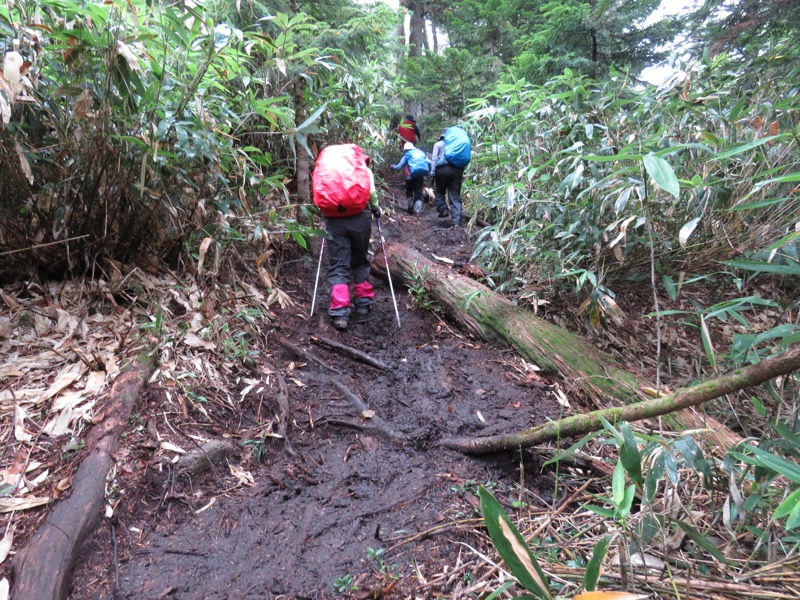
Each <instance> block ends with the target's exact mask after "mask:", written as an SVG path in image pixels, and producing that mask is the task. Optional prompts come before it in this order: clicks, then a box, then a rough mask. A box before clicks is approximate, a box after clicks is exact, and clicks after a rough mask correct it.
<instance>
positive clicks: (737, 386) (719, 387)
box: [441, 345, 800, 454]
mask: <svg viewBox="0 0 800 600" xmlns="http://www.w3.org/2000/svg"><path fill="white" fill-rule="evenodd" d="M798 369H800V345H796V346H794V347H793V348H791V349H790V350H788V351H787V352H785V353H783V354H781V355H779V356H775V357H772V358H767V359H764V360H762V361H761V362H760V363H758V364H755V365H750V366H747V367H745V368H743V369H738V370H736V371H733V372H732V373H728V374H726V375H722V376H720V377H717V378H715V379H711V380H709V381H704V382H703V383H698V384H697V385H694V386H692V387H689V388H684V389H682V390H678V391H676V392H674V393H672V394H668V395H666V396H662V397H660V398H653V399H651V400H646V401H644V402H637V403H634V404H628V405H626V406H614V407H611V408H606V409H603V410H596V411H593V412H590V413H586V414H582V415H572V416H571V417H566V418H564V419H559V420H558V421H550V422H549V423H545V424H544V425H539V426H537V427H532V428H530V429H527V430H525V431H521V432H517V433H511V434H507V435H494V436H487V437H478V438H449V439H445V440H443V441H442V442H441V445H442V446H445V447H446V448H450V449H452V450H458V451H460V452H465V453H467V454H488V453H491V452H500V451H504V450H514V449H516V448H519V447H523V448H525V447H528V446H532V445H534V444H541V443H542V442H547V441H552V440H556V439H560V438H565V437H571V436H579V435H585V434H587V433H591V432H593V431H599V430H600V429H602V428H603V419H605V420H606V421H609V422H611V423H615V422H617V421H629V422H631V421H641V420H642V419H650V418H652V417H658V416H661V415H665V414H668V413H671V412H674V411H676V410H679V409H683V408H688V407H690V406H696V405H698V404H702V403H703V402H707V401H709V400H713V399H714V398H719V397H720V396H723V395H725V394H730V393H732V392H736V391H738V390H742V389H744V388H748V387H753V386H756V385H760V384H762V383H764V382H765V381H769V380H770V379H773V378H775V377H778V376H780V375H788V374H789V373H791V372H792V371H796V370H798Z"/></svg>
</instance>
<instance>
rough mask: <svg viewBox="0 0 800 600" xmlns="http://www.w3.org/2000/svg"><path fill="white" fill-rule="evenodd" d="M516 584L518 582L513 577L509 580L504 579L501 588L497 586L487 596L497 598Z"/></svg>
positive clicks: (489, 598)
mask: <svg viewBox="0 0 800 600" xmlns="http://www.w3.org/2000/svg"><path fill="white" fill-rule="evenodd" d="M516 584H517V582H516V581H514V580H513V579H509V580H508V581H504V582H503V584H502V585H501V586H500V587H499V588H497V589H496V590H495V591H493V592H492V593H491V594H489V595H488V596H486V600H495V599H496V598H499V597H500V596H502V595H503V593H504V592H505V591H506V590H507V589H508V588H510V587H511V586H512V585H516Z"/></svg>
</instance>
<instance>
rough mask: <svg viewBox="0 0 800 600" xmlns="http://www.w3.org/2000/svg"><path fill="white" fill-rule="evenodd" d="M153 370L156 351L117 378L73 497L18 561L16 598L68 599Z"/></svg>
mask: <svg viewBox="0 0 800 600" xmlns="http://www.w3.org/2000/svg"><path fill="white" fill-rule="evenodd" d="M154 366H155V353H154V354H152V355H147V356H145V355H142V356H140V357H139V358H138V359H137V360H136V361H134V362H133V363H132V364H130V365H129V366H128V367H126V368H125V369H124V370H123V372H122V373H120V374H119V375H118V376H117V377H116V379H115V380H114V383H113V385H112V387H111V391H110V392H109V402H108V404H107V406H106V409H105V418H104V419H103V421H102V422H101V423H100V424H98V425H96V426H95V427H94V428H93V429H92V430H91V431H90V432H89V435H88V436H87V438H86V451H85V455H84V458H83V460H82V461H81V464H80V467H78V472H77V473H76V474H75V478H74V479H73V481H72V493H71V494H70V496H69V498H66V499H64V500H60V501H59V502H58V503H57V504H56V506H55V509H54V510H53V512H52V513H50V515H49V516H48V517H47V520H46V521H45V522H44V524H42V526H41V527H39V529H38V530H37V531H36V533H35V534H34V536H33V538H31V541H30V542H29V543H28V545H27V546H26V547H25V548H24V550H23V551H22V552H20V554H18V555H17V556H16V558H15V560H14V570H15V575H16V576H15V581H14V588H13V591H12V592H13V593H12V595H13V597H14V598H19V599H20V600H22V599H24V598H30V599H31V600H33V599H35V600H61V599H63V598H66V597H67V588H68V586H69V583H70V577H71V572H72V567H73V565H74V564H75V561H76V559H77V558H78V556H79V555H80V550H81V546H82V544H83V542H84V540H85V539H86V538H87V536H88V535H89V534H90V533H91V532H92V531H93V530H94V528H95V527H96V526H97V524H98V523H99V522H100V517H101V516H102V515H103V509H104V504H105V489H106V478H107V477H108V473H109V471H110V470H111V467H112V466H113V465H114V454H115V453H116V451H117V447H118V445H119V437H120V434H121V433H122V431H123V430H124V429H125V427H126V426H127V423H128V418H129V417H130V414H131V411H132V409H133V406H134V405H135V404H136V401H137V399H138V398H139V396H140V394H141V390H142V388H143V387H144V385H145V384H146V383H147V380H148V379H149V378H150V374H151V373H152V372H153V368H154Z"/></svg>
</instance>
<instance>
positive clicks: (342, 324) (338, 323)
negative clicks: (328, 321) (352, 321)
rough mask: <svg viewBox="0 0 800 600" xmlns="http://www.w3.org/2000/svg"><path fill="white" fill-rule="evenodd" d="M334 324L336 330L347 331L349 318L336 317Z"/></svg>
mask: <svg viewBox="0 0 800 600" xmlns="http://www.w3.org/2000/svg"><path fill="white" fill-rule="evenodd" d="M332 323H333V326H334V327H335V328H336V329H347V317H336V318H335V319H333V321H332Z"/></svg>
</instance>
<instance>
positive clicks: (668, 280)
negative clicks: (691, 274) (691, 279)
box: [661, 275, 678, 302]
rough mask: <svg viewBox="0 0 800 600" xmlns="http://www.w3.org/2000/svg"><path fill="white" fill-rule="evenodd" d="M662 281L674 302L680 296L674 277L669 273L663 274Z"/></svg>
mask: <svg viewBox="0 0 800 600" xmlns="http://www.w3.org/2000/svg"><path fill="white" fill-rule="evenodd" d="M661 281H662V282H663V283H664V289H665V290H667V295H668V296H669V299H670V300H672V301H673V302H674V301H675V299H676V298H677V297H678V288H677V286H676V285H675V280H674V279H672V277H670V276H669V275H662V276H661Z"/></svg>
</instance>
